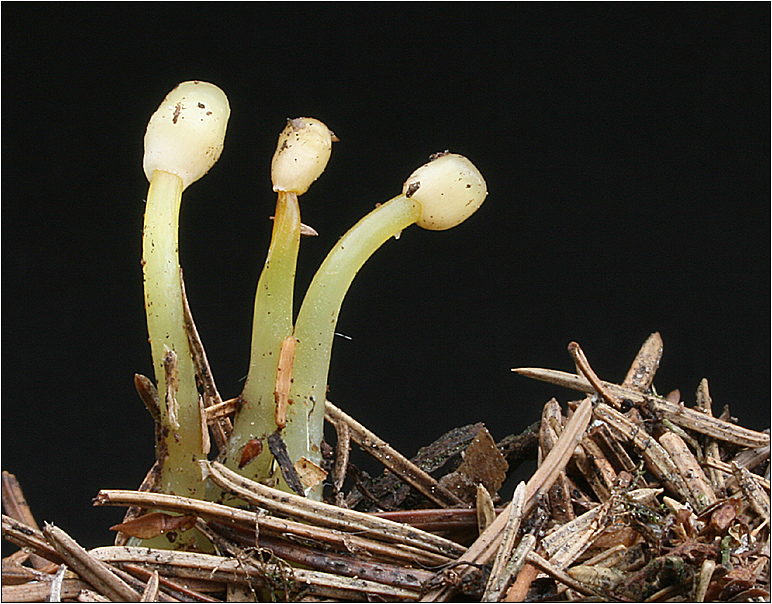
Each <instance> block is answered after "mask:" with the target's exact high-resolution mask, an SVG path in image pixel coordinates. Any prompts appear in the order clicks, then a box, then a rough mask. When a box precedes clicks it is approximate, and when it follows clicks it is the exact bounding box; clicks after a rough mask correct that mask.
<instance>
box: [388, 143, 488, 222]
mask: <svg viewBox="0 0 772 604" xmlns="http://www.w3.org/2000/svg"><path fill="white" fill-rule="evenodd" d="M402 194H403V195H405V196H406V197H409V198H411V199H414V200H416V201H417V202H418V203H420V204H421V218H419V219H418V220H417V221H416V224H417V225H418V226H420V227H423V228H425V229H429V230H432V231H444V230H445V229H449V228H451V227H454V226H456V225H458V224H461V223H462V222H464V220H466V219H467V218H469V216H471V215H472V214H474V212H475V211H476V210H477V208H479V207H480V205H482V202H483V201H485V197H486V195H487V194H488V189H487V186H486V184H485V179H484V178H483V177H482V174H480V171H479V170H478V169H477V168H476V167H475V165H474V164H473V163H472V162H470V161H469V160H468V159H467V158H466V157H464V156H463V155H457V154H455V153H443V154H438V155H436V156H435V157H434V159H432V161H430V162H429V163H427V164H424V165H423V166H421V167H420V168H418V169H417V170H416V171H415V172H413V173H412V174H411V175H410V178H408V179H407V180H406V181H405V184H404V185H403V187H402Z"/></svg>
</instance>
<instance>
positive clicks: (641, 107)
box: [2, 3, 770, 546]
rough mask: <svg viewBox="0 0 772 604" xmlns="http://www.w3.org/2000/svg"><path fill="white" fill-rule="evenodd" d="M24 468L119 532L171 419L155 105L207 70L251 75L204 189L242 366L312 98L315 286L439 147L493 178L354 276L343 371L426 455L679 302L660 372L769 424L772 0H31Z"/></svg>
mask: <svg viewBox="0 0 772 604" xmlns="http://www.w3.org/2000/svg"><path fill="white" fill-rule="evenodd" d="M3 9H4V10H3V15H2V17H3V19H2V20H3V37H2V45H3V76H4V78H3V84H4V86H3V91H2V96H3V99H2V100H3V104H2V110H3V148H2V150H3V166H2V168H3V204H2V219H3V220H2V226H3V230H2V235H3V242H2V243H3V245H2V250H3V258H2V269H3V270H2V279H3V282H2V284H3V290H2V291H3V294H4V295H3V298H2V300H3V337H2V343H3V349H2V352H3V356H2V360H3V363H2V369H3V374H2V386H3V389H2V394H3V400H2V402H3V405H2V422H3V424H2V435H3V439H2V454H3V458H2V467H3V469H4V470H8V471H11V472H13V473H15V474H16V475H17V476H18V478H19V480H20V481H21V484H22V486H23V488H24V490H25V492H26V494H27V496H28V499H29V501H30V503H31V505H32V509H33V511H34V512H35V514H36V516H37V518H38V520H39V521H43V520H48V521H54V522H56V523H58V524H59V525H60V526H61V527H62V528H64V529H65V530H67V531H69V532H70V533H71V534H73V535H74V536H75V537H76V538H78V539H79V540H81V542H82V543H83V544H84V545H86V546H96V545H100V544H106V543H107V542H108V540H110V539H111V538H112V537H111V534H110V533H108V531H107V530H106V527H107V526H109V525H110V524H112V523H114V522H117V521H118V519H119V518H120V517H121V515H122V513H123V512H122V510H118V509H93V508H92V507H91V503H90V500H91V498H92V497H93V496H94V495H95V494H96V493H97V491H98V490H99V489H100V488H134V487H136V486H137V485H138V484H139V482H140V481H141V479H142V478H143V476H144V474H145V471H146V470H147V469H148V467H149V466H150V464H151V463H152V460H153V430H152V425H151V421H150V418H149V416H148V415H147V412H146V411H145V409H144V408H143V406H142V404H141V403H140V401H139V399H138V397H137V395H136V394H135V392H134V388H133V384H132V376H133V374H134V373H135V372H141V373H145V374H149V372H150V371H151V365H150V349H149V346H148V344H147V340H146V330H145V323H144V311H143V305H142V280H141V271H140V235H141V230H142V219H143V199H144V197H145V194H146V191H147V182H146V179H145V176H144V174H143V172H142V139H143V135H144V130H145V126H146V123H147V120H148V118H149V116H150V115H151V114H152V113H153V111H154V110H155V109H156V107H157V106H158V104H159V103H160V102H161V100H162V99H163V97H164V96H165V95H166V93H167V92H168V91H169V90H170V89H171V88H173V87H174V86H175V85H176V84H177V83H178V82H180V81H183V80H188V79H201V80H207V81H211V82H214V83H216V84H217V85H219V86H220V87H221V88H223V89H224V90H225V92H226V93H227V94H228V96H229V99H230V104H231V110H232V114H231V119H230V123H229V127H228V135H227V137H226V143H225V150H224V152H223V154H222V157H221V159H220V161H219V163H218V164H217V165H216V166H215V167H214V168H213V169H212V171H211V172H210V174H208V175H207V176H206V177H205V178H203V179H202V180H201V181H200V182H198V183H196V184H194V185H193V186H191V187H190V189H189V190H188V191H186V193H185V199H184V204H183V209H182V219H181V220H182V228H181V260H182V265H183V268H184V269H185V273H186V280H187V284H188V294H189V297H190V303H191V306H192V309H193V312H194V315H195V316H196V319H197V322H198V327H199V331H200V332H201V335H202V337H203V340H204V343H205V345H206V347H207V350H208V354H209V358H210V361H211V364H212V367H213V370H214V373H215V377H216V379H217V382H218V386H219V388H220V391H221V392H222V393H223V395H224V396H225V397H231V396H235V395H236V394H238V392H239V391H240V388H241V382H240V380H241V379H242V378H243V377H244V375H245V373H246V368H247V363H248V348H249V340H250V324H251V313H252V299H253V295H254V288H255V284H256V281H257V277H258V274H259V271H260V269H261V266H262V261H263V258H264V255H265V251H266V250H267V246H268V241H269V235H270V222H269V221H268V216H270V215H271V214H272V213H273V204H274V195H273V194H272V192H271V184H270V178H269V164H270V158H271V155H272V153H273V150H274V147H275V144H276V136H277V134H278V133H279V131H280V130H281V129H282V128H283V126H284V121H285V119H286V118H288V117H297V116H312V117H316V118H319V119H321V120H323V121H324V122H325V123H326V124H327V125H328V126H329V127H330V128H331V129H332V130H334V131H335V132H336V134H337V135H338V136H339V137H340V139H341V142H340V143H336V145H335V147H334V151H333V156H332V159H331V161H330V163H329V167H328V169H327V171H326V172H325V174H324V175H323V176H322V177H321V178H320V179H319V180H318V181H317V182H316V183H315V184H314V185H313V186H312V187H311V189H310V191H309V192H308V194H307V195H305V196H304V197H303V198H302V204H301V207H302V211H303V221H304V222H306V223H307V224H310V225H312V226H313V227H315V228H316V229H317V230H318V231H319V233H320V234H321V235H320V236H319V237H318V238H315V239H304V241H303V245H302V249H301V256H300V260H299V274H298V286H297V287H298V292H299V294H298V298H300V294H301V293H302V292H303V291H304V290H305V286H306V285H307V284H308V282H309V281H310V279H311V276H312V274H313V272H314V270H315V268H316V267H317V266H318V265H319V263H320V262H321V260H322V258H323V257H324V255H325V254H326V252H327V250H329V249H330V248H331V246H332V245H333V243H334V242H335V241H336V239H337V238H338V237H339V236H340V235H342V234H343V233H344V232H345V231H346V229H348V228H349V227H350V226H351V225H352V224H354V223H355V222H356V221H357V220H358V219H359V218H360V217H361V216H363V215H364V214H365V213H366V212H368V211H369V210H370V209H371V208H372V207H373V206H374V204H375V203H377V202H381V201H385V200H387V199H389V198H391V197H392V196H393V195H395V194H396V193H398V192H399V191H400V187H401V184H402V182H403V181H404V179H405V178H406V177H407V176H408V175H409V174H410V173H411V172H412V171H413V170H414V169H415V168H417V167H418V166H419V165H421V164H422V163H424V162H425V161H426V159H427V157H428V156H429V154H431V153H434V152H436V151H441V150H444V149H450V150H452V151H454V152H458V153H463V154H465V155H467V156H468V157H469V158H471V159H472V161H473V162H475V164H476V165H477V166H478V167H479V169H480V170H481V172H482V173H483V174H484V175H485V178H486V179H487V182H488V188H489V192H490V194H489V197H488V200H487V201H486V203H485V204H484V205H483V206H482V208H481V209H480V211H479V212H478V213H477V214H475V215H474V216H473V217H472V218H471V219H470V220H468V221H467V222H466V223H464V224H463V225H461V226H459V227H457V228H456V229H454V230H451V231H447V232H439V233H438V232H428V231H423V230H421V229H419V228H418V227H412V228H410V229H408V230H407V231H405V233H404V234H403V236H402V238H401V239H400V240H399V241H393V240H392V241H390V242H388V243H387V244H386V245H385V246H384V248H383V249H381V250H380V251H379V252H378V253H377V254H376V255H375V256H374V257H373V258H372V260H371V261H370V262H368V264H367V265H366V266H365V267H364V268H363V270H362V271H361V273H360V275H359V276H358V277H357V279H356V280H355V281H354V284H353V286H352V288H351V290H350V292H349V295H348V297H347V299H346V302H345V304H344V307H343V312H342V315H341V319H340V322H339V325H338V331H340V332H342V333H344V334H346V335H347V336H350V337H351V340H346V339H342V338H338V339H337V341H336V345H335V350H334V358H333V362H332V368H331V377H330V399H331V400H332V401H333V402H335V403H336V404H337V405H339V406H340V407H342V408H343V409H345V410H346V411H348V412H349V413H350V414H352V415H353V416H355V417H356V418H357V419H358V420H360V421H361V422H362V423H364V424H365V425H367V426H368V427H370V428H371V429H372V430H374V431H375V432H376V433H378V434H379V435H381V436H382V437H383V438H385V439H386V440H388V441H390V442H391V443H392V444H393V445H395V446H396V447H397V448H398V449H400V450H401V451H403V452H404V453H405V454H407V455H412V454H413V453H415V451H416V449H417V448H418V447H419V446H421V445H423V444H426V443H428V442H430V441H431V440H433V439H434V438H436V437H437V436H439V435H440V434H441V433H442V432H444V431H446V430H448V429H450V428H452V427H455V426H458V425H462V424H465V423H469V422H473V421H484V422H486V424H487V425H488V427H489V429H490V430H491V432H492V433H493V435H494V437H496V438H497V439H499V438H501V437H503V436H505V435H506V434H509V433H513V432H518V431H520V430H521V429H522V428H524V427H525V426H526V425H527V424H529V423H531V422H533V421H535V420H536V419H537V418H538V415H539V412H540V409H541V406H542V405H543V403H544V402H545V401H546V400H548V399H549V398H550V397H551V396H553V395H555V396H557V397H558V398H559V400H561V401H562V402H565V401H567V400H571V399H572V398H574V397H575V396H574V395H573V394H571V393H569V392H568V391H565V390H561V389H558V388H554V387H551V386H548V385H544V384H539V383H535V382H530V381H529V380H526V379H524V378H521V377H518V376H515V375H513V374H512V373H511V372H510V368H512V367H518V366H540V367H549V368H556V369H563V370H569V371H570V370H571V369H572V362H571V360H570V357H569V356H568V353H567V352H566V345H567V344H568V343H569V342H570V341H571V340H576V341H578V342H579V343H580V344H581V345H582V346H583V348H584V349H585V351H586V353H587V355H588V357H589V359H590V362H591V363H592V364H593V366H594V368H595V370H596V371H597V372H598V374H599V375H600V376H601V377H602V378H604V379H607V380H610V381H619V380H621V379H622V378H623V377H624V375H625V373H626V370H627V368H628V366H629V364H630V362H631V360H632V358H633V356H634V355H635V353H636V351H637V349H638V348H639V346H640V345H641V344H642V343H643V341H644V340H645V338H646V337H647V336H648V335H649V333H651V332H652V331H655V330H659V331H660V332H661V334H662V337H663V338H664V342H665V349H664V351H665V352H664V359H663V362H662V366H661V369H660V371H659V373H658V376H657V379H656V380H655V385H656V386H657V388H658V390H659V391H660V392H668V391H670V390H671V389H674V388H679V389H680V390H681V392H682V395H683V400H685V401H686V402H687V404H692V403H693V400H694V392H695V390H696V388H697V385H698V383H699V380H700V379H701V378H703V377H707V378H709V380H710V385H711V392H712V394H713V397H714V400H715V404H716V406H717V410H718V411H720V410H721V408H722V407H723V405H725V404H728V405H730V409H731V410H732V412H733V414H734V415H736V416H738V417H739V418H740V421H741V422H742V423H743V424H744V425H747V426H749V427H752V428H756V429H764V428H766V427H767V426H768V425H769V377H770V376H769V369H770V362H769V361H770V359H769V347H768V345H769V342H770V332H769V325H770V324H769V316H770V312H769V311H770V308H769V301H770V296H769V294H770V281H769V277H770V264H769V225H770V221H769V218H770V213H769V190H770V186H769V185H770V183H769V147H770V145H769V143H770V138H769V115H770V106H769V82H770V77H769V76H770V70H769V57H770V54H769V47H770V40H769V24H770V7H769V4H768V3H732V4H716V3H693V4H665V3H662V4H656V5H641V4H637V3H630V4H601V5H595V4H559V5H554V4H509V3H507V4H483V3H479V4H477V3H475V4H466V3H453V4H424V3H420V4H400V3H388V4H370V3H367V4H351V3H346V4H321V3H315V4H296V3H291V4H289V3H287V4H284V3H256V4H246V3H244V4H238V5H237V4H219V3H214V4H210V3H196V4H188V3H184V4H155V3H137V4H96V3H88V4H50V3H49V4H44V5H42V4H35V5H30V4H17V3H5V4H4V6H3Z"/></svg>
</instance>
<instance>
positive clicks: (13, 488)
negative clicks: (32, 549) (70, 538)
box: [2, 471, 50, 569]
mask: <svg viewBox="0 0 772 604" xmlns="http://www.w3.org/2000/svg"><path fill="white" fill-rule="evenodd" d="M2 502H3V509H4V510H5V513H6V514H8V516H10V517H11V518H13V519H14V520H18V521H19V522H21V523H22V524H26V525H27V526H30V527H32V528H33V529H35V530H36V531H37V532H38V533H40V527H39V526H38V523H37V522H36V521H35V517H34V516H33V515H32V510H30V507H29V504H28V503H27V499H26V498H25V497H24V491H22V490H21V485H20V484H19V481H18V480H16V476H14V475H13V474H11V473H10V472H5V471H3V473H2ZM41 535H42V534H41ZM30 562H31V563H32V566H33V567H34V568H38V569H39V568H45V567H46V566H48V565H49V564H50V562H49V561H48V560H46V559H45V558H41V557H40V556H36V555H35V554H32V555H31V556H30Z"/></svg>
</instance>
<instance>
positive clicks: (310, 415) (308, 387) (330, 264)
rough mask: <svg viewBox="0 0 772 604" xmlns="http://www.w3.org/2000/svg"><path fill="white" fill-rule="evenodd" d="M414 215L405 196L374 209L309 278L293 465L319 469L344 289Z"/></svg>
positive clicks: (298, 328) (417, 212)
mask: <svg viewBox="0 0 772 604" xmlns="http://www.w3.org/2000/svg"><path fill="white" fill-rule="evenodd" d="M420 216H421V205H420V204H419V203H418V202H417V201H415V200H413V199H410V198H409V197H407V196H405V195H398V196H397V197H395V198H393V199H392V200H390V201H388V202H386V203H384V204H382V205H380V206H378V207H377V208H376V209H375V210H373V211H372V212H370V213H369V214H368V215H367V216H365V217H364V218H362V219H361V220H360V221H359V222H358V223H357V224H356V225H354V226H353V227H352V228H351V229H350V230H349V231H348V233H346V234H345V235H344V236H343V237H342V238H341V239H340V241H338V243H337V244H336V245H335V247H334V248H333V249H332V250H331V251H330V253H329V254H328V255H327V258H326V259H325V260H324V262H323V263H322V265H321V267H319V270H318V271H317V273H316V275H315V276H314V279H313V281H312V282H311V285H310V286H309V288H308V291H307V292H306V296H305V298H304V300H303V305H302V306H301V308H300V313H299V314H298V318H297V322H296V325H295V338H296V339H297V349H296V351H295V364H294V376H295V378H294V383H293V385H292V390H291V395H290V399H291V400H292V404H290V405H289V409H288V415H287V430H286V432H285V441H286V444H287V449H288V452H289V455H290V459H292V460H293V461H294V460H298V459H300V457H307V458H308V459H309V460H310V461H312V462H314V463H316V464H317V465H321V451H320V450H319V446H320V443H321V442H322V430H323V427H324V402H325V396H326V391H327V374H328V371H329V366H330V355H331V352H332V341H333V337H334V334H335V326H336V324H337V322H338V315H339V314H340V307H341V304H342V303H343V298H344V297H345V295H346V292H347V291H348V288H349V285H351V282H352V281H353V280H354V277H355V276H356V274H357V272H358V271H359V269H360V268H361V267H362V265H363V264H364V263H365V262H366V261H367V259H368V258H369V257H370V256H371V255H372V254H373V253H374V252H375V250H377V249H378V248H379V247H381V245H383V244H384V243H385V242H386V241H387V240H388V239H389V238H391V237H394V236H397V235H399V233H400V232H401V231H402V230H403V229H405V228H407V227H408V226H410V225H411V224H413V223H414V222H416V221H417V220H418V219H419V218H420ZM290 426H291V427H292V428H291V429H290Z"/></svg>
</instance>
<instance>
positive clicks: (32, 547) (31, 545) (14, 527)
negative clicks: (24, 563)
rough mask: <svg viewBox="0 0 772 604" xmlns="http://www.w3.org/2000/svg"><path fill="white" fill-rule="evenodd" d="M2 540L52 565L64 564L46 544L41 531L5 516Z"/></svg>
mask: <svg viewBox="0 0 772 604" xmlns="http://www.w3.org/2000/svg"><path fill="white" fill-rule="evenodd" d="M3 539H5V540H6V541H10V542H11V543H13V544H15V545H18V546H19V547H23V548H26V549H28V550H29V551H30V552H32V553H33V554H36V555H38V556H40V557H41V558H45V559H46V560H50V561H51V562H53V563H54V564H62V563H63V562H64V559H63V558H62V557H61V556H60V555H59V554H58V553H57V551H56V550H55V549H54V548H53V547H51V546H50V545H49V544H48V543H47V542H46V538H45V536H44V535H43V533H42V532H41V531H39V530H37V529H34V528H32V527H31V526H28V525H26V524H24V523H23V522H19V521H18V520H14V519H13V518H11V517H10V516H6V515H5V514H3Z"/></svg>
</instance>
